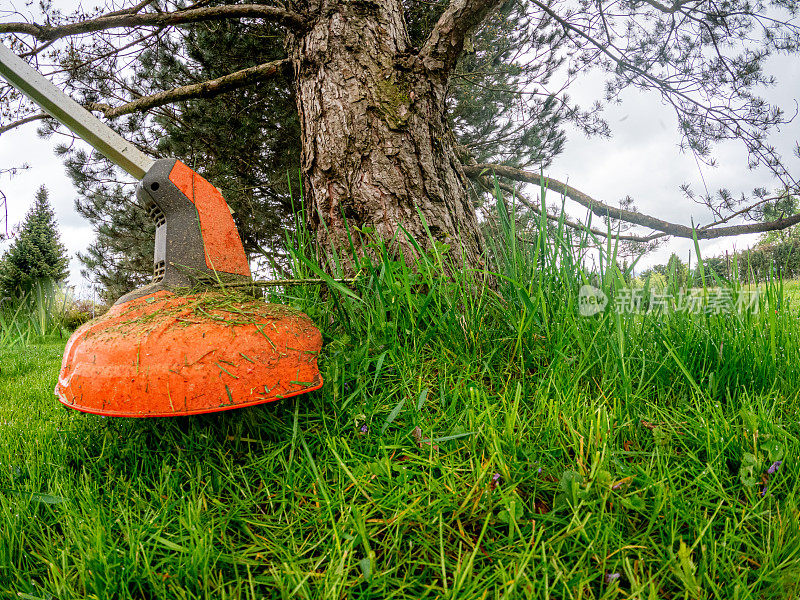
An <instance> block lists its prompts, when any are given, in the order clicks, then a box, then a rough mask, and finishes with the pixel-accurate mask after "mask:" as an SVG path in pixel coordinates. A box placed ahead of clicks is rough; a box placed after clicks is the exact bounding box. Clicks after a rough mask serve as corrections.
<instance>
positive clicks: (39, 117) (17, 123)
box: [0, 113, 51, 135]
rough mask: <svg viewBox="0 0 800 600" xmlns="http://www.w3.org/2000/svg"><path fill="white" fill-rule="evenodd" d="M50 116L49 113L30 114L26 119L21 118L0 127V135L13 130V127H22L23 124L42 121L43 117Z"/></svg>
mask: <svg viewBox="0 0 800 600" xmlns="http://www.w3.org/2000/svg"><path fill="white" fill-rule="evenodd" d="M49 118H51V117H50V115H48V114H47V113H39V114H36V115H30V116H28V117H25V118H24V119H20V120H19V121H14V122H13V123H9V124H8V125H3V126H2V127H0V135H2V134H4V133H5V132H6V131H11V130H12V129H16V128H17V127H22V126H23V125H27V124H28V123H33V122H34V121H40V120H42V119H49Z"/></svg>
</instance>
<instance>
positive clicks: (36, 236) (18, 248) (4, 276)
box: [0, 186, 69, 298]
mask: <svg viewBox="0 0 800 600" xmlns="http://www.w3.org/2000/svg"><path fill="white" fill-rule="evenodd" d="M68 266H69V257H68V256H67V249H66V248H65V247H64V245H63V244H62V243H61V241H60V240H59V233H58V227H57V224H56V218H55V213H54V212H53V209H52V207H51V206H50V202H49V201H48V194H47V188H45V186H42V187H40V188H39V191H38V192H36V199H35V200H34V203H33V206H32V207H31V209H30V210H29V211H28V214H27V215H26V216H25V220H24V221H23V222H22V224H21V225H20V227H19V229H18V231H17V233H16V236H15V238H14V241H13V243H12V244H11V247H10V248H9V249H8V250H7V251H6V253H5V254H4V255H3V260H2V262H0V293H2V294H3V297H9V298H20V297H21V296H23V295H24V294H25V293H27V292H28V291H30V290H31V289H32V288H33V286H34V285H36V283H37V282H39V281H55V282H59V281H63V280H64V279H66V277H67V275H68V274H69V271H68V269H67V268H68Z"/></svg>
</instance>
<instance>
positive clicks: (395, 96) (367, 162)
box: [287, 0, 484, 274]
mask: <svg viewBox="0 0 800 600" xmlns="http://www.w3.org/2000/svg"><path fill="white" fill-rule="evenodd" d="M323 4H327V3H323ZM318 15H319V16H318V17H317V18H316V19H315V20H314V22H313V25H312V26H311V27H310V28H309V29H307V30H306V31H302V32H298V33H296V34H292V35H290V36H289V37H288V41H287V49H288V51H289V57H290V58H291V59H292V60H293V62H294V69H295V85H296V90H297V106H298V111H299V114H300V120H301V128H302V136H303V139H302V148H303V154H302V173H303V179H304V188H305V197H306V202H307V207H308V208H309V215H308V216H309V219H310V222H311V227H312V229H314V231H315V232H316V238H317V243H318V244H319V247H320V248H325V249H328V248H336V249H337V251H338V252H339V255H340V256H346V257H351V256H352V251H353V250H354V251H355V253H356V254H357V255H364V254H367V255H368V254H369V248H368V247H367V243H368V241H369V240H368V236H366V235H363V234H362V233H360V232H361V231H363V230H364V228H372V230H373V231H374V232H375V233H376V234H377V235H378V236H380V237H381V238H383V239H386V240H389V239H394V240H395V243H394V250H395V251H398V252H402V253H403V255H404V256H406V257H407V259H411V258H413V256H414V255H415V254H416V252H415V249H414V247H413V245H412V244H411V243H410V241H409V239H408V237H407V236H406V234H405V233H404V232H403V231H402V229H405V231H406V232H408V235H410V236H411V237H412V238H413V239H414V240H416V241H417V242H418V243H420V244H421V245H423V248H424V249H426V250H427V249H429V248H430V246H431V243H430V241H429V236H428V234H427V232H426V228H425V225H426V224H427V228H428V230H429V231H430V234H431V236H432V237H433V238H434V239H435V240H436V241H438V242H442V243H445V244H449V245H450V247H451V248H452V251H453V252H455V253H459V252H461V251H462V249H463V253H464V256H465V258H466V262H467V264H468V265H469V266H473V267H477V266H478V265H479V264H480V261H481V256H482V252H483V246H484V244H483V238H482V235H481V232H480V230H479V228H478V222H477V218H476V215H475V210H474V208H473V206H472V205H471V202H470V199H469V197H468V193H467V186H466V185H465V182H466V178H465V176H464V173H463V171H462V168H461V165H460V162H459V161H458V159H457V157H456V154H455V152H454V140H453V136H452V134H451V132H450V129H449V127H448V123H447V119H446V117H445V92H446V86H447V70H446V69H444V68H441V64H439V65H437V64H435V61H433V62H432V61H425V60H423V59H422V58H421V55H420V54H419V53H418V52H416V51H415V50H414V49H412V48H411V47H410V41H409V37H408V33H407V31H406V27H405V22H404V19H403V9H402V4H401V2H400V0H386V1H381V2H371V1H369V0H367V1H363V2H330V4H329V5H328V6H327V7H325V8H323V9H322V10H321V11H320V12H319V13H318ZM423 63H427V65H426V64H423ZM423 217H424V221H423ZM323 221H324V222H323ZM348 227H349V231H350V236H348ZM401 228H402V229H401ZM350 239H352V244H353V246H354V248H351V246H350V243H351V242H350ZM331 266H332V265H330V264H329V265H328V268H330V267H331ZM355 266H356V265H354V264H353V262H352V260H350V259H349V258H348V259H346V261H345V270H346V271H347V272H349V273H348V274H351V273H352V271H353V269H354V267H355Z"/></svg>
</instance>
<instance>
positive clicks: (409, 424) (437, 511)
mask: <svg viewBox="0 0 800 600" xmlns="http://www.w3.org/2000/svg"><path fill="white" fill-rule="evenodd" d="M563 235H566V234H563ZM510 246H513V242H512V243H510V244H509V245H508V246H505V247H503V248H505V250H508V253H507V254H503V253H504V252H505V250H504V249H503V248H500V247H496V248H495V253H496V255H497V256H498V259H497V260H498V263H499V264H500V268H499V271H500V272H501V274H502V277H500V279H499V281H500V283H499V284H498V285H496V286H495V287H494V288H485V287H480V286H478V287H476V286H474V285H471V284H470V282H473V283H474V280H472V279H470V276H469V275H463V276H462V277H461V278H459V277H455V278H454V277H446V276H443V275H441V273H439V274H437V271H436V266H437V264H439V263H438V259H439V258H441V257H440V256H438V255H435V256H432V257H431V258H430V261H429V263H427V264H428V266H429V267H430V268H425V269H421V270H420V271H419V272H417V273H414V272H412V271H410V270H409V269H408V268H407V267H406V266H405V265H404V264H402V262H397V261H392V260H389V258H388V257H387V256H384V257H383V261H382V263H381V265H380V267H377V268H372V267H369V268H368V269H367V271H366V274H365V276H364V278H363V279H361V280H359V282H358V283H357V284H356V285H354V286H353V287H352V288H351V289H349V290H348V289H345V288H344V287H343V286H342V285H340V284H337V283H335V282H333V281H330V282H329V284H328V286H327V292H326V293H323V294H320V293H319V289H317V288H314V287H306V288H302V290H300V291H296V290H295V291H290V292H288V293H287V294H286V295H284V296H283V297H282V299H283V301H285V302H287V303H292V304H294V305H296V306H298V307H300V308H302V309H303V310H305V311H307V312H308V313H309V315H310V316H312V318H314V319H315V321H316V322H317V323H318V324H319V325H320V327H321V328H322V330H323V333H324V335H325V341H326V345H325V348H324V352H323V355H322V356H321V359H320V366H321V370H322V373H323V377H324V378H325V385H324V387H323V388H322V389H321V390H319V391H317V392H313V393H311V394H308V395H304V396H299V397H296V398H291V399H287V400H284V401H278V402H275V403H272V404H269V405H264V406H260V407H255V408H250V409H242V410H237V411H232V412H229V413H220V414H215V415H210V416H203V417H185V418H172V419H145V420H136V419H113V418H102V417H98V416H93V415H87V414H82V413H78V412H75V411H72V410H69V409H66V408H63V407H62V406H61V405H60V404H59V403H58V402H57V401H56V399H55V398H54V396H53V387H54V385H55V382H56V378H57V374H58V369H59V362H60V354H61V350H62V347H63V341H46V342H43V343H36V344H29V345H27V346H19V345H18V346H15V347H12V348H6V349H4V350H2V351H1V353H0V433H1V435H0V596H1V597H8V598H20V597H21V598H59V599H67V598H101V599H105V598H215V599H217V598H220V599H233V598H282V597H290V596H297V597H301V598H344V597H347V598H414V599H419V598H438V597H449V598H502V597H508V598H516V597H532V598H542V599H544V598H574V599H578V598H580V599H587V598H629V597H632V598H642V599H644V598H686V599H696V598H791V597H797V596H798V594H800V520H799V519H798V492H799V491H800V489H799V486H800V484H799V483H798V482H799V480H798V470H800V466H799V465H798V461H797V457H798V455H800V453H799V451H800V441H799V439H798V438H799V437H800V420H799V419H798V408H800V399H798V381H800V343H798V339H797V334H798V332H797V312H796V310H794V309H790V308H788V307H787V305H786V303H785V302H784V303H781V302H779V301H778V300H779V299H780V298H779V293H780V290H779V289H777V288H776V287H774V286H773V287H768V288H767V289H765V297H764V299H763V304H762V307H761V310H760V311H759V312H758V313H757V314H739V313H722V314H701V315H688V314H678V313H672V314H669V315H630V316H627V315H621V314H618V313H615V312H614V311H612V310H607V311H605V312H604V313H601V314H599V315H595V316H593V317H581V316H579V315H578V311H577V302H578V289H579V287H580V285H579V284H580V283H581V281H582V278H584V277H589V276H591V277H593V278H594V279H592V281H593V282H594V283H595V284H597V285H598V286H599V287H601V288H602V289H606V290H609V293H613V290H615V289H616V290H618V289H619V288H620V286H621V285H622V282H623V281H624V277H623V276H622V274H620V272H619V270H614V269H601V271H600V272H599V273H595V274H587V273H585V272H584V271H583V270H582V267H581V266H580V264H582V263H581V262H580V260H577V259H576V260H574V261H571V260H570V256H571V255H570V252H572V250H571V249H570V248H572V247H574V245H570V246H567V245H563V246H559V245H558V244H555V245H554V246H551V245H550V244H545V243H544V242H541V243H537V244H533V245H532V247H531V248H529V249H520V248H510ZM509 248H510V249H509ZM559 248H560V249H559ZM611 257H612V259H613V251H612V252H611ZM578 259H579V257H578ZM612 262H613V261H612ZM609 264H612V263H609ZM536 265H538V266H536ZM309 268H310V267H309Z"/></svg>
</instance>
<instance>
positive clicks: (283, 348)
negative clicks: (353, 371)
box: [55, 291, 322, 417]
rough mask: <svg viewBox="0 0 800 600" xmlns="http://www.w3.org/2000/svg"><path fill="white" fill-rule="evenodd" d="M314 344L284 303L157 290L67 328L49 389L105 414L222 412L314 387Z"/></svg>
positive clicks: (317, 381)
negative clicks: (52, 387) (53, 387)
mask: <svg viewBox="0 0 800 600" xmlns="http://www.w3.org/2000/svg"><path fill="white" fill-rule="evenodd" d="M321 348H322V335H321V334H320V332H319V330H318V329H317V328H316V327H315V326H314V324H313V323H312V322H311V320H310V319H309V318H308V317H307V316H306V315H305V314H303V313H302V312H300V311H297V310H294V309H292V308H290V307H287V306H283V305H278V304H266V303H264V302H261V301H258V300H256V299H252V298H249V299H248V298H246V297H238V298H235V299H232V298H231V297H230V296H229V295H225V294H222V293H220V292H218V291H217V292H214V291H208V292H203V293H198V294H191V295H186V296H181V295H176V294H173V293H172V292H169V291H159V292H156V293H154V294H150V295H147V296H143V297H140V298H136V299H135V300H131V301H129V302H125V303H122V304H117V305H115V306H113V307H112V308H111V310H109V312H108V313H106V314H105V315H103V316H102V317H100V318H98V319H95V320H93V321H90V322H89V323H86V324H85V325H83V326H82V327H80V328H79V329H78V330H77V331H75V333H74V334H73V335H72V337H71V338H70V340H69V342H68V343H67V347H66V350H65V352H64V359H63V362H62V365H61V374H60V375H59V378H58V384H57V385H56V390H55V391H56V395H57V396H58V398H59V400H60V401H61V402H62V403H63V404H65V405H66V406H69V407H71V408H75V409H77V410H80V411H83V412H88V413H94V414H98V415H106V416H113V417H171V416H178V415H195V414H201V413H209V412H216V411H222V410H229V409H232V408H241V407H244V406H252V405H255V404H261V403H264V402H272V401H273V400H280V399H282V398H288V397H290V396H295V395H297V394H304V393H306V392H310V391H312V390H316V389H318V388H320V387H321V386H322V377H321V376H320V374H319V370H318V368H317V356H318V354H319V351H320V349H321Z"/></svg>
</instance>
